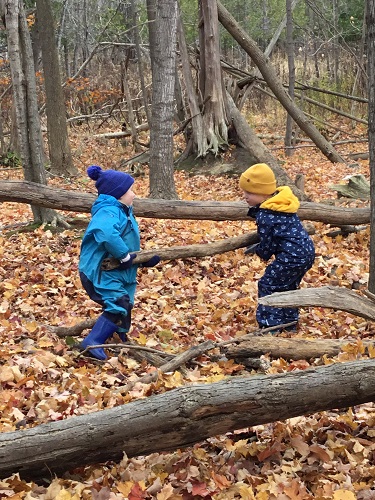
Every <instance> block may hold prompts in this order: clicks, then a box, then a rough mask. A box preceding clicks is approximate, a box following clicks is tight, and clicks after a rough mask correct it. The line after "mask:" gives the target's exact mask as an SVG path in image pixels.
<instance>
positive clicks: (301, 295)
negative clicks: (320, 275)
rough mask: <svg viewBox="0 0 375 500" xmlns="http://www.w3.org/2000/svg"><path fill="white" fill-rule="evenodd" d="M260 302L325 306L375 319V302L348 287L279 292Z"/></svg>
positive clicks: (268, 304)
mask: <svg viewBox="0 0 375 500" xmlns="http://www.w3.org/2000/svg"><path fill="white" fill-rule="evenodd" d="M259 303H260V304H264V305H265V306H272V307H325V308H328V309H338V310H340V311H346V312H348V313H351V314H355V315H356V316H360V317H361V318H365V319H369V320H371V321H374V320H375V303H374V301H372V300H370V299H367V298H366V297H363V296H361V295H359V294H358V293H356V292H353V291H351V290H348V289H347V288H341V287H335V286H322V287H320V288H301V289H300V290H293V291H290V292H277V293H273V294H272V295H267V296H266V297H261V298H260V299H259Z"/></svg>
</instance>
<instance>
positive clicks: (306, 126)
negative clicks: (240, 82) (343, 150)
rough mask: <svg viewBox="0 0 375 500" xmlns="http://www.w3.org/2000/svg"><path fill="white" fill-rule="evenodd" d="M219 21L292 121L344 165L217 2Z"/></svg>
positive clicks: (241, 30)
mask: <svg viewBox="0 0 375 500" xmlns="http://www.w3.org/2000/svg"><path fill="white" fill-rule="evenodd" d="M217 5H218V14H219V21H220V22H221V24H222V25H223V26H224V28H225V29H226V30H227V31H228V32H229V33H230V34H231V35H232V36H233V38H234V39H235V40H236V41H237V42H238V43H239V44H240V46H241V47H242V48H243V49H244V50H245V51H246V52H247V54H249V56H250V57H251V58H252V60H253V61H254V63H255V64H256V65H257V67H258V68H259V70H260V72H261V73H262V75H263V78H264V79H265V81H266V82H267V84H268V86H269V88H270V89H271V90H272V92H273V93H274V94H275V96H276V97H277V99H278V100H279V102H280V104H281V105H282V106H284V108H285V109H286V110H287V112H288V113H289V114H290V116H291V117H292V118H293V120H294V121H295V122H296V123H297V125H298V126H299V127H300V128H301V130H303V131H304V132H305V133H306V134H307V135H308V137H310V139H311V140H312V141H313V142H314V143H315V144H316V146H317V147H318V148H319V149H320V150H321V152H322V153H323V154H324V155H325V156H326V157H327V158H328V159H329V160H330V161H331V162H333V163H335V162H337V163H345V161H344V160H343V158H341V156H340V155H339V154H338V153H337V151H336V150H335V149H334V148H333V147H332V144H330V143H329V142H328V141H327V140H326V139H325V138H324V137H323V136H322V134H321V133H320V132H319V131H318V129H317V128H316V127H315V126H314V125H313V124H312V123H311V122H310V120H308V119H307V117H306V116H305V114H304V113H303V112H302V111H301V110H300V109H299V108H298V107H297V106H296V105H295V103H294V102H293V101H292V99H291V98H290V96H289V95H288V93H287V92H286V91H285V90H284V87H283V84H282V83H281V82H280V80H279V78H278V76H277V74H276V71H275V70H274V69H273V67H272V66H271V65H270V64H269V63H268V61H267V58H266V57H265V56H264V54H263V52H262V51H261V50H260V48H259V47H258V46H257V44H256V43H255V42H254V40H252V39H251V38H250V37H249V35H248V34H247V33H246V32H245V31H244V30H243V29H242V28H241V27H240V25H239V24H238V23H237V22H236V20H235V19H234V18H233V17H232V15H231V14H230V13H229V12H228V11H227V10H226V9H225V7H224V6H223V5H222V4H221V3H220V1H219V0H218V1H217Z"/></svg>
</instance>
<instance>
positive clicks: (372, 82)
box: [366, 0, 375, 293]
mask: <svg viewBox="0 0 375 500" xmlns="http://www.w3.org/2000/svg"><path fill="white" fill-rule="evenodd" d="M366 25H367V72H368V107H369V110H368V140H369V154H370V192H371V193H372V199H371V233H370V234H371V236H370V275H369V283H368V289H369V290H370V292H372V293H375V200H374V196H375V0H367V14H366Z"/></svg>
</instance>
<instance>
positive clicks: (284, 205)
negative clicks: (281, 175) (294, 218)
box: [260, 186, 300, 214]
mask: <svg viewBox="0 0 375 500" xmlns="http://www.w3.org/2000/svg"><path fill="white" fill-rule="evenodd" d="M299 205H300V203H299V200H298V198H297V196H295V195H294V194H293V192H292V190H291V189H290V187H289V186H280V187H278V188H277V189H276V194H275V195H274V196H272V197H271V198H268V200H266V201H264V202H263V203H262V204H261V205H260V208H264V209H266V210H273V211H274V212H286V213H289V214H295V213H296V212H297V210H298V209H299Z"/></svg>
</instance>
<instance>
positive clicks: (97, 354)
mask: <svg viewBox="0 0 375 500" xmlns="http://www.w3.org/2000/svg"><path fill="white" fill-rule="evenodd" d="M117 328H118V327H117V325H116V324H115V323H112V321H110V320H109V319H108V318H106V317H105V316H104V315H103V314H102V315H101V316H99V318H98V320H97V322H96V323H95V325H94V326H93V329H92V330H91V332H90V333H89V334H88V335H87V337H86V338H85V339H84V340H83V341H82V342H81V343H80V344H79V347H80V349H82V350H83V349H86V347H88V346H91V345H92V346H94V345H100V344H105V342H106V340H107V339H109V337H111V336H112V335H113V334H114V333H115V331H116V330H117ZM89 353H90V356H92V357H93V358H96V359H100V360H101V361H105V360H106V359H107V355H106V353H105V352H104V349H103V348H102V347H100V348H98V349H90V350H89Z"/></svg>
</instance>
